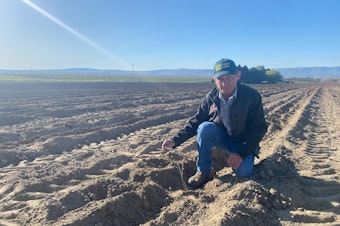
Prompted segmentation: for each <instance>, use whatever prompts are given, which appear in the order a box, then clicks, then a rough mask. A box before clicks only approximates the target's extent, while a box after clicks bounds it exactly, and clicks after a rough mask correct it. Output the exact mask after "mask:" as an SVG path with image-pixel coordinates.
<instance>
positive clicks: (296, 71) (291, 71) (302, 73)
mask: <svg viewBox="0 0 340 226" xmlns="http://www.w3.org/2000/svg"><path fill="white" fill-rule="evenodd" d="M274 70H276V71H279V72H280V73H281V75H283V77H284V78H292V77H296V78H340V67H295V68H276V69H274Z"/></svg>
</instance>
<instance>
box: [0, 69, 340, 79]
mask: <svg viewBox="0 0 340 226" xmlns="http://www.w3.org/2000/svg"><path fill="white" fill-rule="evenodd" d="M273 70H276V71H279V72H280V73H281V75H282V76H283V77H284V78H292V77H296V78H340V67H291V68H274V69H273ZM35 73H39V74H56V75H58V74H60V75H62V74H88V75H93V76H96V75H153V76H211V75H212V74H213V70H212V69H190V68H178V69H158V70H147V71H132V70H131V71H128V70H114V69H94V68H65V69H37V70H32V69H31V70H9V69H0V74H8V75H10V74H15V75H19V74H21V75H29V74H35Z"/></svg>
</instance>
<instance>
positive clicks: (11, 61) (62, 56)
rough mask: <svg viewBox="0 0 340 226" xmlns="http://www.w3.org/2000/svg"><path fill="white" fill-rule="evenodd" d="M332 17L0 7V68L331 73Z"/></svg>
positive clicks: (44, 2)
mask: <svg viewBox="0 0 340 226" xmlns="http://www.w3.org/2000/svg"><path fill="white" fill-rule="evenodd" d="M339 10H340V1H338V0H254V1H253V0H210V1H208V0H97V1H95V0H0V68H2V69H31V68H32V69H59V68H79V67H82V68H98V69H121V70H131V69H132V67H134V69H135V70H156V69H177V68H194V69H210V68H212V67H213V64H214V63H215V62H216V61H218V60H219V59H221V58H231V59H233V60H234V61H235V62H236V64H240V65H247V66H248V67H254V66H258V65H263V66H265V67H266V68H283V67H310V66H340V13H339ZM132 65H133V66H132Z"/></svg>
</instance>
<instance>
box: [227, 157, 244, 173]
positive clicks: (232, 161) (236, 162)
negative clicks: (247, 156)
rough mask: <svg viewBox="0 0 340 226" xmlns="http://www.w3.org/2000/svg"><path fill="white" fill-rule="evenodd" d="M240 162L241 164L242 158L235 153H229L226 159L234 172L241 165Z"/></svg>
mask: <svg viewBox="0 0 340 226" xmlns="http://www.w3.org/2000/svg"><path fill="white" fill-rule="evenodd" d="M242 162H243V159H242V157H241V156H240V155H239V154H237V153H231V154H230V155H229V157H228V159H227V163H228V165H229V166H230V167H231V168H233V169H234V170H237V168H238V167H239V166H240V165H241V163H242Z"/></svg>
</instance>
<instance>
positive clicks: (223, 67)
mask: <svg viewBox="0 0 340 226" xmlns="http://www.w3.org/2000/svg"><path fill="white" fill-rule="evenodd" d="M236 72H237V67H236V65H235V63H234V61H232V60H230V59H221V60H219V61H217V62H216V64H215V66H214V76H213V78H214V79H216V78H218V77H220V76H221V75H234V74H235V73H236Z"/></svg>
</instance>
